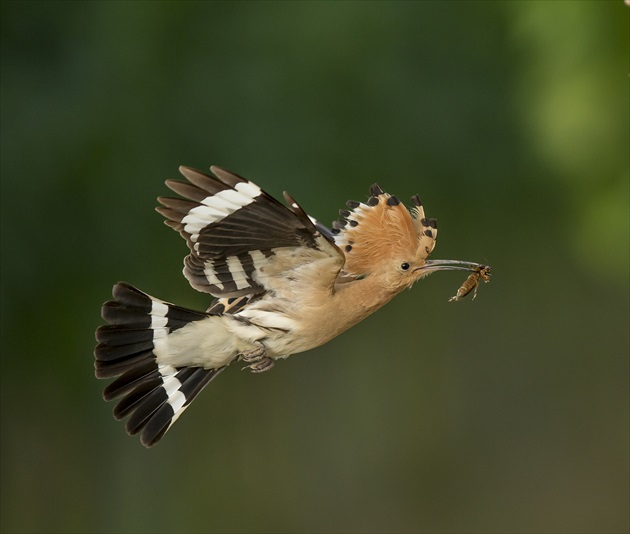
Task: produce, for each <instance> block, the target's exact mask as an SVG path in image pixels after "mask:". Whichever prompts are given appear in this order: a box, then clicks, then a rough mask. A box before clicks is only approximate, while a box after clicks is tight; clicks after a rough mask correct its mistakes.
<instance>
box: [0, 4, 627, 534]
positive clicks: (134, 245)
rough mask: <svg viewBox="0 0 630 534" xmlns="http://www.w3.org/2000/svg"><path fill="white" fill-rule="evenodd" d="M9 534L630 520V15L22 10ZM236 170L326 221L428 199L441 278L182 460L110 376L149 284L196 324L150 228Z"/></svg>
mask: <svg viewBox="0 0 630 534" xmlns="http://www.w3.org/2000/svg"><path fill="white" fill-rule="evenodd" d="M0 6H1V33H0V35H1V48H2V49H1V55H2V81H1V96H2V136H1V150H2V198H1V201H2V213H1V217H2V219H1V221H2V226H1V243H2V308H1V312H2V315H1V317H2V406H1V410H2V411H1V416H2V436H1V445H2V472H1V499H2V508H1V515H0V517H1V519H0V522H1V527H2V531H3V532H344V531H352V532H627V531H628V529H629V525H628V512H629V510H628V501H629V491H628V482H629V480H628V478H629V463H628V446H629V441H628V417H629V414H628V349H629V339H628V338H629V336H628V321H629V300H628V278H629V277H628V274H629V273H628V271H629V267H628V258H629V255H630V254H629V235H628V229H629V219H628V213H629V209H628V177H629V176H628V174H629V161H628V158H629V151H628V147H629V146H630V139H629V135H628V115H629V113H628V71H629V67H628V31H629V28H628V12H629V9H628V7H627V6H625V5H624V3H623V2H622V1H621V0H618V1H610V2H608V1H578V2H572V1H563V2H527V1H523V2H520V1H513V2H456V1H452V2H428V1H427V2H382V3H380V2H349V1H348V2H290V3H289V2H183V1H182V2H96V1H93V2H53V1H45V2H27V1H20V2H13V1H7V0H4V1H3V2H2V3H1V4H0ZM179 164H187V165H191V166H195V167H198V168H201V169H205V168H207V167H208V166H209V165H210V164H218V165H222V166H224V167H227V168H229V169H232V170H234V171H236V172H238V173H240V174H243V175H244V176H247V177H248V178H250V179H252V180H254V181H256V182H257V183H259V184H260V185H261V186H263V187H264V188H265V189H267V190H268V191H269V192H270V193H272V194H274V195H279V194H280V193H281V191H282V190H283V189H285V188H286V189H287V190H289V191H290V192H291V194H292V195H294V196H295V197H296V198H297V199H298V200H300V201H301V203H302V204H303V205H304V207H305V208H306V209H307V210H308V211H309V213H311V214H313V215H315V216H317V217H318V218H320V219H321V220H330V219H333V218H334V217H335V216H336V210H337V209H338V208H341V207H343V205H344V203H345V201H346V200H347V199H348V198H355V199H358V200H363V199H365V198H366V197H367V188H368V186H369V184H371V183H373V182H374V181H377V180H378V181H379V183H380V184H381V185H382V186H383V187H384V188H386V189H387V190H388V191H390V192H392V193H395V194H397V195H398V196H400V197H401V198H406V197H408V196H410V195H412V194H414V193H416V192H417V193H419V194H420V196H421V198H422V199H423V201H424V203H425V206H426V209H427V210H428V213H429V216H432V217H437V218H438V219H439V220H440V240H439V244H438V247H437V250H436V251H435V253H434V257H436V258H450V259H468V260H472V261H482V262H487V263H489V264H491V265H492V266H493V267H494V273H495V275H494V278H493V281H492V283H491V284H489V285H484V286H483V287H481V288H480V294H479V296H478V298H477V299H476V300H475V301H474V302H471V301H464V302H461V303H457V304H453V303H451V304H448V303H447V302H446V301H447V299H448V297H450V296H451V295H452V294H454V292H455V290H456V289H457V287H458V286H459V284H460V283H461V281H462V279H461V277H460V276H457V275H456V274H453V273H451V274H448V273H447V274H440V275H436V276H435V277H430V278H429V279H427V280H425V281H423V282H421V283H420V284H418V286H417V287H415V288H413V290H412V291H410V292H405V293H404V294H403V295H401V296H399V297H398V298H397V299H396V300H395V301H394V302H392V303H391V304H389V305H388V306H386V307H385V308H384V309H383V310H381V311H379V312H378V313H377V314H376V315H374V316H373V317H370V318H369V319H368V320H366V321H365V322H364V323H362V324H360V325H358V326H357V327H355V328H353V329H352V330H350V331H349V332H347V333H346V334H344V335H343V336H340V337H339V338H338V339H336V340H334V341H333V342H331V343H329V344H328V345H326V346H324V347H321V348H319V349H317V350H314V351H312V352H311V353H308V354H304V355H299V356H294V357H293V358H290V359H289V360H287V361H286V362H281V363H280V364H279V365H277V366H276V368H275V369H274V370H273V372H271V373H268V374H265V375H263V376H253V375H251V374H248V373H240V372H238V369H233V370H231V371H230V372H227V373H224V374H223V375H222V376H221V377H220V379H219V380H217V381H216V382H214V383H213V384H212V386H211V387H210V388H208V389H207V390H206V391H205V392H204V394H203V395H201V396H200V398H199V399H198V400H196V401H195V404H194V407H193V408H192V409H191V410H189V411H188V412H187V413H186V416H185V417H183V418H182V419H181V420H180V421H179V422H178V423H177V425H176V426H175V427H174V429H173V430H171V432H169V434H168V435H167V437H166V438H165V440H164V441H163V442H162V443H161V444H160V445H159V446H158V447H157V448H155V449H152V450H144V449H143V448H142V447H141V446H140V445H139V444H138V442H137V440H136V439H131V438H129V437H127V436H126V435H125V433H124V430H123V427H122V425H121V424H120V423H118V422H115V421H114V420H113V419H112V417H111V415H110V409H111V406H108V405H107V404H106V403H104V402H103V401H102V400H101V395H100V391H101V389H102V387H103V386H104V383H99V382H98V381H97V380H95V379H94V378H93V371H92V356H91V352H92V349H93V346H94V341H93V331H94V329H95V328H96V326H97V325H98V324H99V323H100V321H101V320H100V317H99V307H100V304H101V302H103V301H104V300H106V299H107V298H108V296H109V290H110V287H111V284H112V283H113V282H115V281H117V280H119V279H124V280H126V281H128V282H130V283H133V284H135V285H137V286H138V287H140V288H141V289H144V290H146V291H147V292H149V293H151V294H153V295H155V296H158V297H161V298H164V299H166V300H169V301H175V302H177V303H179V304H182V305H185V306H190V307H195V308H199V309H204V308H205V307H207V305H208V299H207V298H206V297H204V295H201V294H197V293H196V292H194V291H193V290H191V289H190V288H189V286H188V285H187V282H186V281H185V280H184V279H183V277H182V276H181V275H180V272H181V261H182V257H183V256H184V254H185V252H186V249H185V245H184V243H183V242H182V241H181V240H180V238H179V237H178V236H177V235H175V234H174V233H173V232H172V231H170V230H169V229H167V228H165V227H163V226H162V224H161V217H160V216H159V215H157V214H155V213H154V212H153V207H154V205H155V197H156V196H158V195H160V194H164V193H165V191H166V188H165V187H164V186H163V183H162V182H163V180H164V179H167V178H173V177H176V175H177V172H176V171H177V166H178V165H179Z"/></svg>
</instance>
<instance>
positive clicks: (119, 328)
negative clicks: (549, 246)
mask: <svg viewBox="0 0 630 534" xmlns="http://www.w3.org/2000/svg"><path fill="white" fill-rule="evenodd" d="M179 170H180V172H181V174H182V175H183V176H184V177H185V178H186V179H187V180H188V181H187V182H184V181H176V180H167V181H166V185H167V186H168V187H169V188H170V189H171V190H172V191H174V192H175V193H177V194H179V195H180V196H181V197H182V198H171V197H160V198H158V201H159V202H160V204H162V206H160V207H158V208H156V210H157V211H158V212H159V213H161V214H162V215H164V217H166V220H165V221H164V222H165V223H166V224H167V225H168V226H170V227H172V228H174V229H175V230H176V231H178V232H179V233H180V234H181V236H182V237H183V238H184V239H185V240H186V243H187V245H188V247H189V249H190V254H189V255H188V256H187V257H186V258H185V260H184V271H183V272H184V276H185V277H186V278H187V279H188V281H189V282H190V284H191V285H192V287H193V288H195V289H196V290H198V291H202V292H204V293H209V294H211V295H212V296H213V297H216V298H215V300H214V301H213V302H212V304H211V306H210V307H209V308H208V309H207V310H206V311H205V312H200V311H194V310H190V309H186V308H183V307H180V306H176V305H174V304H170V303H168V302H165V301H163V300H160V299H157V298H154V297H152V296H150V295H147V294H146V293H143V292H142V291H140V290H138V289H136V288H134V287H132V286H130V285H128V284H126V283H122V282H121V283H118V284H116V285H115V286H114V289H113V297H114V300H111V301H108V302H106V303H105V304H104V305H103V307H102V317H103V319H104V320H105V321H107V322H108V323H109V324H108V325H105V326H101V327H100V328H98V329H97V331H96V339H97V342H98V345H97V347H96V349H95V359H96V362H95V368H96V376H97V377H98V378H113V377H117V378H116V380H114V381H113V382H112V383H110V384H109V385H108V386H107V387H106V388H105V390H104V393H103V396H104V398H105V399H106V400H112V399H115V398H118V397H121V396H122V399H120V400H119V401H118V403H117V405H116V407H115V408H114V417H115V418H116V419H122V418H124V417H127V416H129V419H128V420H127V423H126V429H127V432H128V433H129V434H131V435H133V434H137V433H140V440H141V443H142V444H143V445H144V446H146V447H151V446H152V445H155V444H156V443H157V442H158V441H159V440H160V439H161V438H162V437H163V436H164V434H165V433H166V431H167V430H168V429H169V428H170V427H171V426H172V425H173V423H174V422H175V421H176V420H177V419H178V418H179V417H180V416H181V414H182V413H183V412H184V410H185V409H186V408H187V407H188V406H189V405H190V403H191V402H192V401H193V400H194V398H195V397H196V396H197V395H198V394H199V393H200V392H201V390H202V389H203V388H204V387H205V386H207V385H208V384H209V383H210V381H212V380H213V379H214V378H215V377H216V376H217V375H218V374H219V373H221V372H222V371H223V370H224V369H225V368H226V367H227V366H228V365H230V364H231V363H233V362H236V361H242V362H245V363H246V364H247V367H248V368H249V369H250V370H251V371H252V372H253V373H261V372H263V371H267V370H269V369H271V368H272V367H273V365H274V363H275V361H276V360H278V359H281V358H286V357H288V356H289V355H291V354H296V353H299V352H304V351H307V350H309V349H312V348H315V347H318V346H320V345H323V344H324V343H326V342H327V341H330V340H331V339H333V338H334V337H335V336H337V335H339V334H341V333H342V332H344V331H345V330H347V329H348V328H350V327H351V326H353V325H355V324H357V323H358V322H360V321H361V320H363V319H364V318H365V317H367V316H368V315H370V314H371V313H373V312H374V311H376V310H377V309H379V308H380V307H381V306H383V305H384V304H386V303H387V302H389V301H390V300H391V299H392V298H393V297H394V296H396V295H397V294H398V293H400V292H401V291H402V290H403V289H405V288H408V287H411V285H412V284H413V283H414V282H416V281H417V280H419V279H420V278H423V277H424V276H426V275H428V274H430V273H432V272H435V271H438V270H445V269H450V270H463V271H473V272H479V271H480V270H481V269H487V271H489V268H486V266H481V265H479V264H476V263H469V262H461V261H451V260H428V259H427V258H428V256H429V255H430V254H431V252H432V251H433V248H434V247H435V240H436V238H437V224H436V220H435V219H428V218H426V217H425V214H424V209H423V207H422V203H421V202H420V199H419V197H418V195H414V196H413V197H411V202H412V203H413V207H412V208H411V210H408V209H407V208H406V207H405V206H404V205H403V204H402V203H401V202H400V200H398V198H397V197H395V196H394V195H390V194H388V193H385V192H384V191H383V190H382V189H381V188H380V187H379V186H378V185H377V184H374V185H372V187H371V188H370V193H371V196H370V197H369V199H368V200H367V201H366V202H356V201H352V200H351V201H349V202H348V203H347V206H348V208H349V209H348V210H340V215H341V217H342V218H341V219H340V220H338V221H335V222H334V223H333V227H332V229H329V228H327V227H326V226H324V225H322V224H320V223H319V222H318V221H316V220H315V219H314V218H312V217H310V216H308V215H307V214H306V212H305V211H304V210H303V209H302V208H301V207H300V206H299V205H298V203H297V202H296V201H295V200H294V199H293V198H292V197H291V196H289V195H288V194H287V193H284V197H285V200H286V201H287V203H288V205H289V207H286V206H284V205H283V204H282V203H280V202H278V201H277V200H275V199H274V198H273V197H271V196H270V195H268V194H267V193H265V192H264V191H263V190H262V189H261V188H260V187H258V186H257V185H256V184H254V183H252V182H250V181H248V180H246V179H245V178H242V177H241V176H238V175H236V174H234V173H232V172H229V171H227V170H225V169H222V168H220V167H216V166H213V167H211V169H210V170H211V171H212V173H213V174H214V176H212V175H209V174H205V173H203V172H200V171H197V170H194V169H192V168H189V167H180V169H179ZM487 271H484V272H487Z"/></svg>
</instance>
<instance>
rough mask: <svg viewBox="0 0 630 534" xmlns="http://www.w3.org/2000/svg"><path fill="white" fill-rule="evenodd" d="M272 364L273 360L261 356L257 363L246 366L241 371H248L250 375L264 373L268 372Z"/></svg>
mask: <svg viewBox="0 0 630 534" xmlns="http://www.w3.org/2000/svg"><path fill="white" fill-rule="evenodd" d="M274 363H275V362H274V360H273V358H270V357H269V356H263V357H262V358H261V359H260V360H258V361H257V362H255V363H251V364H249V365H246V366H245V367H243V369H249V370H250V371H251V372H252V373H264V372H265V371H269V369H271V368H272V367H273V366H274Z"/></svg>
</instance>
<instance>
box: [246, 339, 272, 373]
mask: <svg viewBox="0 0 630 534" xmlns="http://www.w3.org/2000/svg"><path fill="white" fill-rule="evenodd" d="M240 360H241V361H244V362H246V363H249V365H246V366H245V367H243V369H249V370H250V371H251V372H252V373H264V372H265V371H269V369H271V368H272V367H273V364H274V360H273V359H272V358H270V357H269V356H267V351H266V349H265V346H264V345H263V344H262V343H259V344H257V347H256V348H255V349H252V350H248V351H246V352H244V353H243V354H241V357H240Z"/></svg>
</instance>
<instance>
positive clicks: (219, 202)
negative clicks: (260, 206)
mask: <svg viewBox="0 0 630 534" xmlns="http://www.w3.org/2000/svg"><path fill="white" fill-rule="evenodd" d="M239 186H240V187H239ZM235 189H236V190H234V189H225V190H223V191H219V192H218V193H217V194H216V195H212V196H209V197H206V198H204V199H203V200H202V201H201V204H200V205H199V206H196V207H194V208H193V209H191V210H190V211H189V212H188V214H187V215H186V216H185V217H184V218H183V219H182V223H183V224H184V231H185V232H187V233H188V234H190V239H191V240H192V241H193V243H194V242H196V241H197V239H198V238H199V232H201V230H202V229H203V228H205V227H206V226H208V225H209V224H214V223H216V222H218V221H220V220H221V219H225V218H226V217H227V216H228V215H231V214H232V213H234V212H235V211H237V210H239V209H241V208H242V207H243V206H247V205H248V204H251V203H252V202H254V201H255V200H256V197H257V196H258V195H260V193H261V191H260V188H259V187H258V186H257V185H254V184H252V183H251V182H246V183H239V184H236V188H235Z"/></svg>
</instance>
